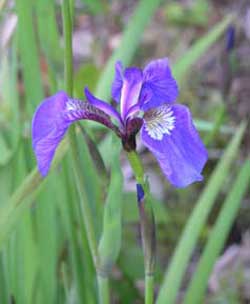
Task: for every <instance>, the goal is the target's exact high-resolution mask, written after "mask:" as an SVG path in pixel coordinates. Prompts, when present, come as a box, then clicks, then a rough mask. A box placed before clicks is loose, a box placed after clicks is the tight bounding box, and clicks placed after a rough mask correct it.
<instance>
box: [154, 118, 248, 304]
mask: <svg viewBox="0 0 250 304" xmlns="http://www.w3.org/2000/svg"><path fill="white" fill-rule="evenodd" d="M245 128H246V124H245V123H242V124H241V126H240V127H239V129H238V131H237V132H236V134H235V135H234V137H233V139H232V140H231V142H230V143H229V144H228V147H227V149H226V151H225V153H224V155H223V157H222V158H221V160H220V162H219V163H218V165H217V166H216V168H215V170H214V172H213V174H212V176H211V177H210V179H209V181H208V183H207V186H206V187H205V189H204V190H203V192H202V194H201V196H200V198H199V200H198V202H197V205H196V207H195V209H194V210H193V212H192V214H191V216H190V218H189V219H188V222H187V224H186V227H185V230H184V232H183V233H182V236H181V239H180V241H179V243H178V245H177V247H176V249H175V252H174V255H173V258H172V261H171V263H170V265H169V268H168V271H167V272H166V274H165V277H164V281H163V284H162V287H161V289H160V292H159V296H158V299H157V302H156V303H157V304H172V303H175V299H176V296H177V293H178V290H179V287H180V284H181V280H182V277H183V274H184V272H185V270H186V267H187V264H188V261H189V258H190V256H191V254H192V251H193V249H194V247H195V244H196V242H197V240H198V237H199V234H200V231H201V229H202V227H203V225H204V223H205V222H206V219H207V217H208V214H209V212H210V210H211V208H212V206H213V204H214V202H215V199H216V197H217V195H218V193H219V191H220V189H221V186H222V185H223V182H224V180H225V178H226V177H227V175H228V174H229V170H230V166H231V164H232V162H233V160H234V159H235V157H236V155H237V151H238V149H239V145H240V142H241V139H242V136H243V133H244V130H245Z"/></svg>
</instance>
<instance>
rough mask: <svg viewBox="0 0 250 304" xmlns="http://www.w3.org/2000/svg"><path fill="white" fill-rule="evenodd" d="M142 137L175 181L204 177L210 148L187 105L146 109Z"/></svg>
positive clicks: (182, 182)
mask: <svg viewBox="0 0 250 304" xmlns="http://www.w3.org/2000/svg"><path fill="white" fill-rule="evenodd" d="M142 141H143V142H144V144H145V146H146V147H147V148H148V149H149V150H150V151H151V152H152V153H153V154H154V156H155V157H156V159H157V161H158V162H159V165H160V167H161V169H162V171H163V173H164V175H165V176H166V177H167V179H168V180H169V182H170V183H171V184H172V185H174V186H176V187H181V188H182V187H186V186H188V185H189V184H191V183H193V182H196V181H201V180H202V175H201V171H202V169H203V167H204V165H205V163H206V161H207V151H206V149H205V147H204V145H203V143H202V142H201V140H200V137H199V134H198V132H197V131H196V129H195V127H194V125H193V122H192V118H191V114H190V112H189V110H188V108H187V107H186V106H183V105H173V106H169V105H162V106H160V107H158V108H156V109H154V110H150V111H148V112H147V113H145V115H144V125H143V129H142Z"/></svg>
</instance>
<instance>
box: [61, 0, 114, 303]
mask: <svg viewBox="0 0 250 304" xmlns="http://www.w3.org/2000/svg"><path fill="white" fill-rule="evenodd" d="M71 10H72V6H70V3H69V0H63V5H62V15H63V30H64V37H65V53H64V59H65V87H66V90H67V92H68V94H69V95H70V96H72V95H73V77H72V76H73V63H72V62H73V60H72V58H73V55H72V18H71ZM69 141H70V146H71V153H72V161H73V169H74V174H75V179H76V184H77V189H78V193H79V196H80V201H81V208H82V209H83V212H82V214H83V220H84V225H85V229H86V233H87V238H88V243H89V247H90V251H91V255H92V258H93V262H94V265H95V268H96V272H97V284H98V290H99V302H100V303H101V304H108V303H109V288H108V285H109V284H108V278H107V277H105V278H103V277H101V276H100V275H98V269H99V257H98V249H97V237H96V234H95V229H94V221H93V217H92V214H91V209H90V203H89V201H88V197H87V193H86V191H85V188H84V187H83V185H84V178H83V176H82V173H81V169H80V166H79V164H80V159H79V153H78V147H77V140H76V132H75V126H74V125H72V126H71V127H70V130H69Z"/></svg>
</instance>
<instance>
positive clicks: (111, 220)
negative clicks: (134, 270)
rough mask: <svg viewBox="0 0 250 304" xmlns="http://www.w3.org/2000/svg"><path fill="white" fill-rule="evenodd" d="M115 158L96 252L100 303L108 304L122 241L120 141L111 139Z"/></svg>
mask: <svg viewBox="0 0 250 304" xmlns="http://www.w3.org/2000/svg"><path fill="white" fill-rule="evenodd" d="M112 144H113V147H114V151H116V153H115V158H114V159H113V163H112V166H111V181H110V185H109V190H108V196H107V199H106V202H105V207H104V215H103V230H102V236H101V239H100V242H99V247H98V252H99V257H100V268H99V273H98V280H99V286H102V287H103V288H102V289H103V294H104V295H105V297H106V298H105V299H101V298H102V293H100V294H99V301H100V303H110V299H109V292H108V290H109V286H108V278H109V275H110V272H111V269H112V267H113V265H114V263H115V262H116V260H117V257H118V255H119V252H120V249H121V241H122V186H123V178H122V172H121V167H120V160H119V154H120V150H121V149H120V141H119V140H118V139H117V138H114V137H113V142H112Z"/></svg>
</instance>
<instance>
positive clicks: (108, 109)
mask: <svg viewBox="0 0 250 304" xmlns="http://www.w3.org/2000/svg"><path fill="white" fill-rule="evenodd" d="M84 92H85V96H86V98H87V101H88V102H89V103H91V104H92V105H93V106H95V107H97V108H99V109H101V110H102V111H103V112H105V113H106V114H108V115H109V116H112V117H114V118H115V119H116V120H117V121H118V122H120V123H122V120H121V116H120V114H119V113H118V112H117V111H116V109H115V108H113V107H112V106H111V105H110V104H108V103H107V102H105V101H102V100H101V99H98V98H96V97H95V96H94V95H93V94H92V93H91V92H90V91H89V89H88V88H85V89H84Z"/></svg>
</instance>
